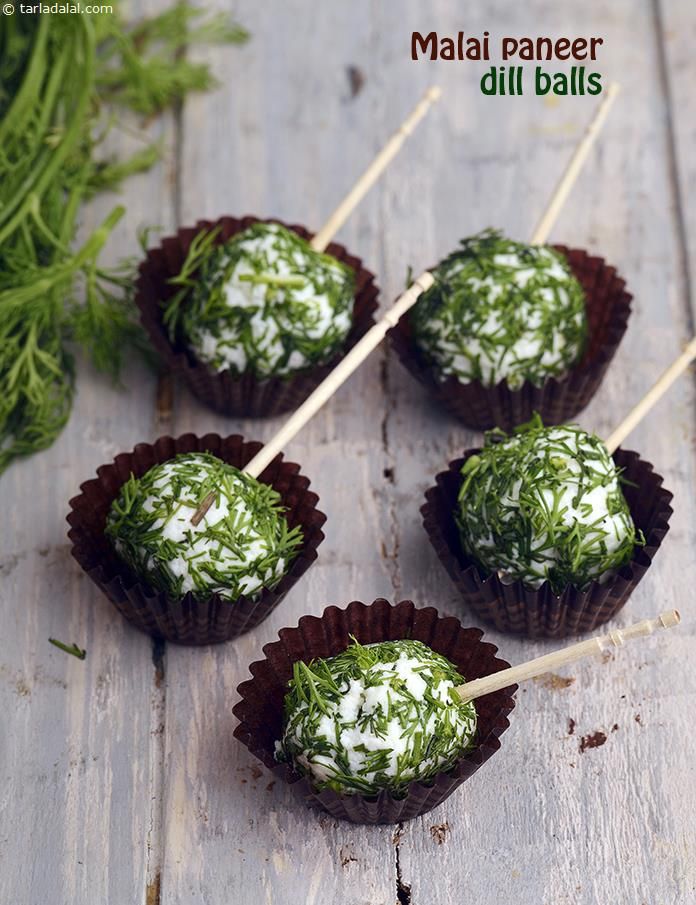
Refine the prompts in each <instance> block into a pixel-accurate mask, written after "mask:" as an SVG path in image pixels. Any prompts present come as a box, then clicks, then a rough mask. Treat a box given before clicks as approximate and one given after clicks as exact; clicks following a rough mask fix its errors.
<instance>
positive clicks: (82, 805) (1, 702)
mask: <svg viewBox="0 0 696 905" xmlns="http://www.w3.org/2000/svg"><path fill="white" fill-rule="evenodd" d="M136 125H137V124H135V123H132V124H131V126H136ZM169 131H170V125H167V124H165V123H160V124H157V125H155V126H153V127H152V128H151V130H150V136H151V139H153V138H158V137H160V138H166V137H167V134H168V133H169ZM138 147H140V144H139V142H138V141H137V140H136V139H135V138H134V137H133V136H131V135H128V134H125V133H123V132H121V131H120V130H119V131H115V132H114V133H113V134H112V136H111V138H110V141H109V148H110V149H111V150H112V151H114V152H128V151H130V152H132V151H134V150H136V149H137V148H138ZM166 170H167V164H166V163H165V164H162V165H160V166H158V167H157V168H156V169H155V171H154V172H153V173H152V174H150V175H149V176H139V177H137V178H135V179H133V180H132V181H131V182H130V183H129V184H128V186H127V187H126V188H125V189H124V191H123V192H122V193H121V194H120V195H119V196H116V195H113V194H112V195H109V196H108V197H102V198H100V199H98V200H96V201H95V202H94V203H92V204H90V205H89V207H88V208H87V209H86V210H85V211H84V213H83V217H82V221H83V222H82V229H81V235H82V236H84V235H86V234H87V233H89V232H90V231H91V230H92V229H94V228H95V227H96V226H97V225H98V223H99V222H100V221H101V219H102V218H103V217H104V216H105V215H106V214H107V213H108V211H109V210H110V209H111V208H112V207H113V206H114V205H115V204H116V203H119V202H121V203H125V205H126V206H127V210H128V213H127V216H126V217H125V218H124V221H122V223H121V224H120V225H119V227H118V229H117V230H116V232H115V233H114V235H113V236H112V239H111V241H110V242H109V245H108V248H107V250H106V253H105V256H104V261H105V263H107V264H108V263H115V262H116V261H117V260H119V259H120V258H122V257H123V256H125V255H129V254H132V253H134V252H135V250H136V246H137V243H136V238H135V229H136V227H137V226H138V225H139V224H140V223H143V222H152V220H153V219H155V220H158V221H159V222H161V223H163V224H164V225H166V224H167V220H169V219H170V218H171V192H170V189H169V187H168V182H167V179H166ZM124 384H125V387H124V389H122V390H118V389H116V388H114V387H113V386H111V385H110V383H109V382H108V381H107V380H106V379H104V378H103V377H102V376H100V375H97V374H96V373H94V372H93V370H92V369H91V368H90V367H89V366H88V365H87V364H85V363H84V362H81V363H80V367H79V378H78V392H77V398H76V401H75V407H74V411H73V414H72V417H71V419H70V422H69V424H68V426H67V428H66V429H65V431H64V433H63V434H62V436H61V437H60V438H59V440H58V441H57V443H56V444H55V445H54V446H53V447H52V448H51V449H49V450H47V451H45V452H42V453H40V454H38V455H36V456H34V457H32V458H30V459H28V460H26V461H24V462H21V463H18V464H15V465H13V466H12V467H11V469H10V470H9V471H8V472H7V473H6V474H5V475H3V477H2V479H1V484H2V491H1V492H2V495H3V511H4V513H5V518H4V519H3V523H2V542H1V544H2V546H1V549H2V561H1V564H0V574H1V575H2V588H3V593H2V595H1V597H0V607H1V609H2V620H3V625H4V626H5V643H4V644H3V648H2V653H1V654H0V707H1V708H2V710H3V713H4V725H3V732H2V741H1V742H0V776H1V777H2V788H3V791H2V796H1V797H0V800H1V802H2V804H1V805H0V825H1V829H0V840H1V842H0V900H2V901H3V902H17V903H19V902H22V903H27V905H43V903H45V902H55V903H67V902H70V903H74V905H81V903H85V905H86V903H91V902H95V901H104V902H106V901H109V902H116V901H124V902H125V901H128V902H134V903H135V902H145V901H146V897H147V888H148V884H149V883H151V882H152V880H153V879H154V876H155V874H156V872H157V869H158V865H156V864H154V863H153V852H154V851H155V850H156V844H157V843H156V840H155V839H154V838H153V828H154V825H155V822H156V821H155V819H154V817H155V813H156V809H155V808H153V805H152V798H153V793H155V792H156V787H157V783H158V775H159V774H160V773H161V768H160V760H161V740H160V738H161V737H160V734H159V732H158V729H159V726H158V721H159V720H160V719H161V716H160V715H159V714H158V696H159V691H158V689H157V683H156V671H155V667H154V665H153V661H152V644H151V641H150V639H149V638H147V637H146V636H144V635H141V634H140V633H138V632H136V631H135V630H133V629H131V628H130V627H129V626H128V625H127V623H125V622H124V620H123V619H122V618H121V616H120V615H119V614H118V613H117V612H116V610H115V609H114V608H113V607H112V606H111V605H110V604H109V603H108V601H106V599H105V598H104V597H103V596H102V595H101V593H100V592H99V591H98V590H97V588H96V587H95V586H94V585H93V584H92V583H91V582H90V581H89V580H88V579H87V578H86V576H85V575H84V574H83V573H82V572H81V571H80V569H79V567H78V566H77V564H76V563H75V562H74V561H73V560H72V558H71V557H70V555H69V543H68V540H67V536H66V534H67V525H66V523H65V516H66V514H67V512H68V499H69V498H70V497H72V496H74V495H75V494H76V493H77V492H78V487H79V484H80V482H82V481H83V480H87V479H89V478H90V477H92V476H93V474H94V471H95V469H96V467H97V466H98V465H100V464H102V463H103V462H107V461H110V460H111V458H112V457H113V455H114V454H115V453H117V452H119V451H120V450H123V449H130V448H131V447H132V445H133V444H134V443H136V442H138V441H139V440H142V439H143V438H146V437H148V436H149V435H150V431H151V425H152V411H153V404H152V399H153V397H154V380H153V377H152V375H151V374H150V372H149V371H147V370H146V369H145V368H144V367H143V366H142V365H140V364H138V363H136V362H132V363H129V365H128V367H127V368H126V369H125V372H124ZM135 399H137V400H138V402H139V404H137V405H135V404H134V400H135ZM49 637H56V638H58V639H62V640H64V641H67V642H72V641H75V642H77V643H78V644H79V645H80V646H81V647H84V648H86V649H87V658H86V660H85V661H84V662H80V661H78V660H77V659H75V658H73V657H70V656H68V655H66V654H64V653H62V652H61V651H59V650H57V649H56V648H54V647H52V646H51V645H49V643H48V638H49ZM148 903H149V900H148Z"/></svg>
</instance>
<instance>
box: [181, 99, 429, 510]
mask: <svg viewBox="0 0 696 905" xmlns="http://www.w3.org/2000/svg"><path fill="white" fill-rule="evenodd" d="M441 94H442V90H441V88H440V87H439V86H438V85H433V86H432V87H430V88H428V90H427V91H426V92H425V94H424V95H423V97H422V98H421V99H420V101H419V102H418V103H417V104H416V106H415V107H414V108H413V110H412V111H411V112H410V113H409V115H408V116H407V117H406V119H405V120H404V121H403V123H402V124H401V126H399V128H398V129H397V130H396V132H395V133H394V134H393V135H392V137H391V138H390V139H389V141H388V142H387V143H386V145H385V146H384V147H383V148H382V150H381V151H380V152H379V154H378V155H377V156H376V157H375V159H374V160H373V161H372V163H371V164H370V165H369V167H368V168H367V169H366V170H365V172H364V173H363V174H362V176H361V177H360V178H359V179H358V181H357V182H356V183H355V185H354V186H353V188H352V189H351V190H350V192H348V194H347V195H346V197H345V198H344V199H343V201H341V203H340V204H339V205H338V207H337V208H336V210H335V211H334V212H333V213H332V214H331V216H330V217H329V219H328V220H327V221H326V223H325V224H324V226H322V228H321V229H320V230H319V232H318V233H317V234H316V235H315V236H314V238H313V239H312V241H311V242H310V245H311V246H312V248H313V249H314V250H315V251H324V250H325V248H326V246H327V245H328V244H329V242H331V240H332V239H333V237H334V236H335V234H336V233H337V232H338V230H339V229H340V228H341V227H342V226H343V224H344V223H345V222H346V220H347V219H348V217H349V216H350V215H351V213H352V212H353V210H354V209H355V207H356V206H357V205H358V204H359V202H360V201H361V200H362V199H363V198H364V197H365V195H366V194H367V192H368V191H369V190H370V189H371V188H372V186H373V185H374V184H375V182H376V181H377V179H378V178H379V177H380V175H381V174H382V173H383V172H384V170H385V169H386V167H387V166H388V164H389V163H390V162H391V161H392V160H393V159H394V157H396V155H397V154H398V152H399V151H400V149H401V146H402V145H403V143H404V142H405V141H406V139H407V138H408V136H409V135H410V134H411V132H413V130H414V129H415V128H416V126H417V125H418V123H419V122H420V121H421V120H422V119H423V117H424V116H425V114H426V113H427V112H428V110H429V109H430V107H431V106H432V104H434V103H435V101H437V100H438V99H439V98H440V95H441ZM432 282H433V278H432V276H431V275H430V274H429V273H422V274H421V275H420V277H418V279H417V280H416V281H415V282H414V284H413V285H412V286H411V287H410V289H409V290H408V291H407V292H405V293H404V294H403V295H402V296H401V298H399V300H398V301H397V302H396V303H395V304H394V305H393V306H392V308H390V310H389V311H388V312H387V313H386V314H385V316H384V317H383V318H382V319H381V320H380V321H379V322H378V323H377V324H375V326H374V327H373V328H372V329H371V330H370V331H368V333H366V334H365V336H364V337H363V338H362V339H361V340H360V342H358V343H357V344H356V345H355V346H354V347H353V349H352V350H351V351H350V352H349V354H348V355H347V356H346V357H345V358H344V359H343V361H342V362H341V363H340V364H339V365H338V367H336V368H335V369H334V370H333V371H332V372H331V374H329V376H328V377H327V378H326V380H324V382H323V383H321V384H320V385H319V386H318V387H317V389H316V390H315V391H314V392H313V393H312V395H311V396H310V397H309V398H308V399H307V400H306V401H305V402H304V404H303V405H302V406H300V408H299V409H298V410H297V411H296V412H295V414H294V415H293V416H292V418H290V420H289V421H288V422H287V424H286V425H285V426H284V427H283V429H282V430H281V431H280V433H278V434H277V435H276V436H275V437H274V438H273V440H271V442H270V443H268V444H266V446H264V448H263V449H262V450H261V451H260V452H259V453H258V454H257V455H256V456H255V457H254V458H253V459H252V460H251V462H249V464H248V465H247V467H246V468H245V469H244V470H245V471H246V472H247V474H250V475H252V476H253V477H258V475H259V474H261V472H262V471H263V470H264V468H265V467H266V466H267V465H268V464H269V463H270V462H271V461H272V460H273V459H274V458H275V456H276V455H277V454H278V453H279V452H280V450H281V449H282V448H283V445H284V444H285V443H287V442H288V441H289V440H291V439H292V438H293V437H294V436H295V434H296V433H297V432H298V431H299V430H300V428H302V427H303V426H304V425H305V424H306V423H307V421H309V419H310V418H311V417H312V416H313V415H314V414H315V412H317V411H318V410H319V409H320V408H321V407H322V405H323V404H324V403H325V402H326V400H327V399H328V398H329V397H330V396H331V395H332V394H333V393H335V392H336V390H337V389H338V387H339V386H340V385H341V384H342V383H343V382H344V381H345V380H346V379H347V378H348V377H349V376H350V375H351V374H352V373H353V371H354V370H355V369H356V368H357V367H358V365H359V364H360V363H361V362H362V361H363V360H364V359H365V358H366V357H367V356H368V355H369V354H370V352H371V351H372V350H373V349H374V348H375V347H376V346H378V345H379V343H380V342H381V341H382V339H384V336H385V334H386V332H387V330H389V329H390V327H393V326H394V325H395V324H396V323H397V321H398V320H399V318H400V317H401V315H402V314H403V313H404V312H405V311H407V310H408V309H409V308H410V307H411V306H412V305H413V304H414V303H415V301H416V299H417V298H418V296H419V295H420V294H421V292H423V291H424V290H425V289H427V288H428V287H429V286H430V285H432ZM214 500H215V493H214V492H211V493H208V494H206V496H205V497H204V498H203V499H202V500H201V502H200V504H199V506H198V508H197V509H196V511H195V512H194V514H193V516H192V517H191V524H192V525H193V526H194V527H195V526H197V525H199V524H200V523H201V521H202V520H203V518H204V517H205V514H206V513H207V511H208V510H209V509H210V507H211V506H212V505H213V502H214Z"/></svg>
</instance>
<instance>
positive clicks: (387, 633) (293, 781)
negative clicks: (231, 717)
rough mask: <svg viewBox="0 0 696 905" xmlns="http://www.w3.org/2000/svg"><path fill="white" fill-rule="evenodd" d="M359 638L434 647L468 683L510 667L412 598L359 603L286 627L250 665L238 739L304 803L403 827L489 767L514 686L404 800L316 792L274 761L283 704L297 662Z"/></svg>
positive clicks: (475, 632) (482, 709) (483, 701)
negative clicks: (469, 739)
mask: <svg viewBox="0 0 696 905" xmlns="http://www.w3.org/2000/svg"><path fill="white" fill-rule="evenodd" d="M351 635H354V636H355V637H356V638H357V639H358V641H359V642H360V643H361V644H370V643H372V642H376V641H390V640H392V641H393V640H399V639H402V638H413V639H416V640H418V641H422V642H423V643H424V644H427V645H429V646H430V647H431V648H432V649H433V650H435V651H437V652H438V653H440V654H443V655H444V656H445V657H447V658H448V659H449V660H451V661H452V662H453V663H454V664H456V666H457V668H458V669H459V671H460V672H461V673H462V675H463V676H465V677H466V679H467V680H470V679H476V678H478V677H479V676H485V675H490V674H491V673H494V672H498V671H499V670H501V669H506V668H507V667H508V666H509V664H508V663H506V662H505V661H504V660H500V659H498V658H497V657H496V653H497V650H498V649H497V647H495V645H493V644H489V643H488V642H485V641H482V640H481V638H482V635H483V632H481V630H480V629H477V628H462V625H461V623H460V622H459V620H458V619H455V618H454V617H452V616H447V617H441V616H439V615H438V612H437V610H436V609H434V608H433V607H425V608H417V607H415V606H414V604H413V603H412V602H411V601H410V600H403V601H401V603H397V604H396V605H392V604H390V603H389V602H388V601H386V600H384V599H383V598H378V599H377V600H375V601H374V602H373V603H371V604H370V605H369V606H368V605H366V604H364V603H360V602H359V601H356V600H354V601H353V602H352V603H349V604H348V606H347V607H346V608H345V609H339V608H338V607H336V606H330V607H327V608H326V609H325V610H324V612H323V613H322V615H321V616H319V617H317V616H303V617H302V618H301V619H300V621H299V623H298V625H297V627H296V628H285V629H282V630H281V631H280V632H279V633H278V636H279V638H280V640H279V641H274V642H273V643H271V644H266V645H265V646H264V648H263V653H264V655H265V659H264V660H259V661H257V662H256V663H252V664H251V666H250V671H251V674H252V676H253V678H252V679H250V680H248V681H246V682H242V684H241V685H240V686H239V689H238V691H239V694H240V695H241V700H240V701H239V702H238V703H237V704H236V705H235V707H234V708H233V712H234V714H235V715H236V716H237V717H238V718H239V725H238V726H237V727H236V729H235V732H234V735H235V737H236V738H237V739H239V741H240V742H242V744H244V745H246V747H247V748H248V749H249V750H250V751H251V753H252V754H253V755H254V756H255V757H257V758H258V759H259V760H260V761H261V762H262V763H263V764H264V765H265V766H266V767H268V769H269V770H272V771H273V773H274V774H275V775H276V776H277V777H278V778H280V779H282V780H283V781H284V782H287V783H289V784H290V785H291V786H292V788H293V789H294V790H295V792H296V793H297V795H298V796H299V798H300V799H301V800H302V801H304V803H305V804H307V805H310V806H313V807H317V808H321V809H323V810H325V811H328V812H329V813H330V814H331V815H332V816H334V817H337V818H340V819H342V820H350V821H352V822H353V823H371V824H375V823H398V822H400V821H402V820H411V819H412V818H413V817H418V816H420V815H421V814H425V813H427V811H430V810H431V809H432V808H434V807H436V806H437V805H438V804H440V803H441V802H443V801H444V800H445V799H446V798H448V797H449V796H450V795H451V794H452V792H454V790H455V789H456V788H457V787H458V786H459V785H461V784H462V783H463V782H464V781H465V780H466V779H468V778H469V777H470V776H472V775H473V774H474V773H475V772H476V771H477V770H478V768H479V767H480V766H481V764H483V763H484V761H486V760H488V758H489V757H492V756H493V754H495V752H496V751H497V750H498V749H499V748H500V736H501V735H502V733H503V732H505V730H506V729H507V728H508V726H509V725H510V724H509V722H508V720H507V716H508V714H509V713H510V711H511V710H512V709H513V708H514V706H515V702H514V699H513V695H514V693H515V691H516V690H517V686H516V685H512V686H510V687H509V688H505V689H504V690H502V691H496V692H494V693H493V694H489V695H486V696H485V697H482V698H479V699H477V701H476V712H477V715H478V728H477V732H476V739H475V747H474V748H473V749H472V750H470V751H468V752H467V753H466V754H464V755H463V756H462V757H460V758H459V760H458V761H457V763H456V765H455V766H454V767H453V768H452V769H451V770H448V771H446V772H442V773H438V774H437V776H435V778H434V779H432V780H430V781H429V782H412V783H410V784H409V785H408V788H407V790H406V793H405V795H404V797H402V798H395V797H394V796H393V795H391V794H390V793H389V792H388V791H382V792H380V794H379V795H376V796H366V795H359V794H356V795H341V794H339V793H338V792H334V791H332V790H325V791H322V792H319V791H317V790H316V789H314V787H313V786H312V784H311V782H310V781H309V779H308V778H307V777H306V776H301V775H300V774H299V773H296V772H295V771H294V770H293V768H292V767H291V766H290V765H289V764H285V763H283V764H279V763H277V762H276V760H275V757H274V751H275V742H276V740H277V739H280V737H281V734H282V727H283V701H284V698H285V694H286V692H287V687H288V681H289V680H290V679H291V678H292V667H293V663H294V662H295V661H297V660H304V661H305V662H308V661H309V660H311V659H313V658H314V657H330V656H333V655H334V654H338V653H340V652H341V651H342V650H345V648H346V647H348V645H349V643H350V636H351Z"/></svg>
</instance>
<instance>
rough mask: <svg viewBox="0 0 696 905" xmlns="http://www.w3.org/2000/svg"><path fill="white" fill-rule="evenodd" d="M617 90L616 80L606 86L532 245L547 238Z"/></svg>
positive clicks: (544, 214)
mask: <svg viewBox="0 0 696 905" xmlns="http://www.w3.org/2000/svg"><path fill="white" fill-rule="evenodd" d="M619 91H620V86H619V85H618V83H617V82H612V84H611V85H609V87H608V88H607V90H606V93H605V95H604V98H603V99H602V102H601V104H600V105H599V107H598V108H597V110H596V112H595V115H594V116H593V118H592V121H591V123H590V124H589V126H588V127H587V129H586V130H585V134H584V136H583V138H582V140H581V142H580V143H579V144H578V146H577V148H576V149H575V151H574V153H573V156H572V157H571V158H570V162H569V164H568V166H567V167H566V170H565V172H564V173H563V175H562V176H561V179H560V181H559V183H558V185H557V186H556V188H555V189H554V192H553V195H552V196H551V201H550V203H549V205H548V206H547V208H546V210H545V211H544V213H543V214H542V217H541V219H540V220H539V223H538V224H537V227H536V229H535V230H534V233H533V234H532V240H531V244H532V245H543V244H544V243H545V242H546V240H547V239H548V237H549V233H550V232H551V230H552V228H553V224H554V223H555V222H556V220H557V218H558V215H559V214H560V212H561V208H562V207H563V205H564V204H565V201H566V198H567V197H568V195H569V194H570V190H571V189H572V187H573V185H574V184H575V180H576V179H577V178H578V176H579V174H580V170H581V169H582V166H583V164H584V163H585V160H586V159H587V155H588V154H589V153H590V149H591V148H592V145H593V144H594V143H595V140H596V138H597V136H598V135H599V131H600V129H601V128H602V126H603V125H604V120H605V119H606V118H607V114H608V113H609V110H610V109H611V105H612V104H613V103H614V101H615V100H616V95H617V94H618V93H619Z"/></svg>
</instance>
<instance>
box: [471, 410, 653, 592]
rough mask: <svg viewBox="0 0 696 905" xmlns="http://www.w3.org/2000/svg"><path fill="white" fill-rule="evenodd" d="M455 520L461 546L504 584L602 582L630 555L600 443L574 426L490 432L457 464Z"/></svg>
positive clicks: (618, 497)
mask: <svg viewBox="0 0 696 905" xmlns="http://www.w3.org/2000/svg"><path fill="white" fill-rule="evenodd" d="M462 479H463V480H462V485H461V488H460V490H459V508H458V511H457V512H456V520H457V524H458V526H459V531H460V536H461V542H462V547H463V549H464V551H465V552H466V553H468V554H469V555H470V556H471V557H473V558H474V559H475V560H476V561H477V562H478V563H479V564H480V565H481V566H482V567H483V568H484V569H486V570H488V571H491V572H498V573H499V574H500V575H501V577H502V579H503V580H504V581H513V580H521V581H523V582H524V583H525V584H527V585H530V586H531V587H534V588H536V587H539V586H540V585H541V584H542V583H543V582H544V581H547V580H548V581H549V582H550V584H551V587H552V588H553V590H554V592H555V593H557V594H558V593H561V591H563V589H564V588H565V587H566V586H567V585H574V586H576V587H578V588H580V589H583V588H585V587H586V586H587V585H588V584H589V583H590V582H591V581H593V580H596V581H599V582H602V581H605V580H606V579H607V578H609V577H610V576H611V575H612V574H613V573H614V572H615V571H616V570H617V569H619V568H620V567H621V566H622V565H624V564H625V563H627V562H628V561H629V560H630V559H631V555H632V553H633V549H634V547H635V545H636V544H637V543H641V542H642V536H639V537H637V536H636V529H635V525H634V523H633V519H632V518H631V513H630V510H629V508H628V503H627V502H626V499H625V497H624V495H623V492H622V490H621V482H620V475H619V472H618V470H617V468H616V465H615V464H614V461H613V459H612V458H611V456H610V455H609V453H608V452H607V449H606V447H605V446H604V444H603V443H602V441H601V440H600V439H599V437H596V436H594V434H588V433H585V431H583V430H581V429H580V428H579V427H577V426H575V425H568V424H566V425H562V426H560V427H544V426H543V424H542V423H541V420H540V419H539V418H538V416H537V417H536V418H535V419H533V420H532V421H530V422H529V423H528V424H526V425H522V426H521V427H520V428H518V429H517V431H516V432H515V433H514V434H513V435H511V436H509V437H505V435H504V434H502V432H501V431H489V432H488V434H486V443H485V446H484V448H483V449H482V450H481V452H480V453H479V454H478V455H474V456H471V457H470V458H469V459H467V460H466V462H465V463H464V465H463V467H462Z"/></svg>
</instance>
